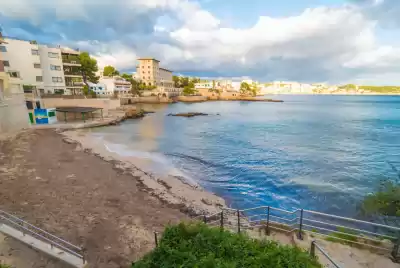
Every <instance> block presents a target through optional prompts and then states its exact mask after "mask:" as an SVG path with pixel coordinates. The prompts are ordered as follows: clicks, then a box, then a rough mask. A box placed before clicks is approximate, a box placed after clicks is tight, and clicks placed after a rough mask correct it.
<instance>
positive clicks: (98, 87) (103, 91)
mask: <svg viewBox="0 0 400 268" xmlns="http://www.w3.org/2000/svg"><path fill="white" fill-rule="evenodd" d="M88 85H89V90H91V91H93V92H94V93H96V95H97V96H99V97H110V96H112V95H114V92H113V91H110V90H107V87H106V85H105V84H101V83H97V84H94V83H92V82H88Z"/></svg>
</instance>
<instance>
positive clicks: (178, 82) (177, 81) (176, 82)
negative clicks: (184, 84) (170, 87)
mask: <svg viewBox="0 0 400 268" xmlns="http://www.w3.org/2000/svg"><path fill="white" fill-rule="evenodd" d="M172 80H173V81H174V87H176V88H179V87H181V79H180V77H179V76H176V75H174V76H172Z"/></svg>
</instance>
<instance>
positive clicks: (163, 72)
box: [136, 58, 180, 96]
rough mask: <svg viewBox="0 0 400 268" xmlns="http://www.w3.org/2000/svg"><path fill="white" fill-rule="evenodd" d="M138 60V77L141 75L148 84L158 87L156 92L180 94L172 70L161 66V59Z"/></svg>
mask: <svg viewBox="0 0 400 268" xmlns="http://www.w3.org/2000/svg"><path fill="white" fill-rule="evenodd" d="M138 61H139V66H138V67H137V70H136V77H139V79H140V81H142V82H143V83H144V84H145V85H146V86H150V87H151V86H154V87H156V89H157V90H156V91H155V92H157V93H158V94H159V95H165V96H176V95H179V94H180V89H178V88H175V87H174V82H173V80H172V71H170V70H168V69H165V68H161V67H160V61H159V60H156V59H153V58H140V59H138Z"/></svg>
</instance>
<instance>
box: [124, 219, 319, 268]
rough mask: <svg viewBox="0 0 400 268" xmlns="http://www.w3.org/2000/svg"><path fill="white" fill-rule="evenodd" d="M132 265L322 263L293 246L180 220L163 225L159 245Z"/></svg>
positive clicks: (281, 266)
mask: <svg viewBox="0 0 400 268" xmlns="http://www.w3.org/2000/svg"><path fill="white" fill-rule="evenodd" d="M132 267H133V268H159V267H199V268H207V267H215V268H231V267H232V268H233V267H271V268H272V267H273V268H285V267H290V268H300V267H301V268H306V267H307V268H314V267H315V268H316V267H322V266H321V265H320V264H319V263H318V262H317V260H316V259H314V258H311V257H310V255H309V254H308V253H307V252H305V251H303V250H301V249H299V248H295V247H291V246H282V245H279V244H278V243H276V242H273V241H261V240H253V239H250V238H248V237H247V236H245V235H243V234H234V233H231V232H228V231H221V230H220V229H219V228H210V227H208V226H206V225H204V224H183V223H181V224H179V225H176V226H169V227H167V228H166V230H165V232H164V234H163V237H162V239H161V241H160V243H159V246H158V247H157V248H155V249H154V250H153V251H152V252H150V253H149V254H147V255H146V256H145V257H144V258H143V259H142V260H141V261H139V262H137V263H134V264H132Z"/></svg>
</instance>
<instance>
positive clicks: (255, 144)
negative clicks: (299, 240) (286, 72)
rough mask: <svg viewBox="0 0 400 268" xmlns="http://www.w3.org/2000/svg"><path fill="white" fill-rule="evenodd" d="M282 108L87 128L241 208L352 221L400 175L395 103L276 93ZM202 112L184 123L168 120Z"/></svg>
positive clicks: (183, 107) (221, 104)
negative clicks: (324, 215) (367, 201)
mask: <svg viewBox="0 0 400 268" xmlns="http://www.w3.org/2000/svg"><path fill="white" fill-rule="evenodd" d="M265 98H274V99H281V100H283V101H284V102H282V103H270V102H240V101H215V102H202V103H174V104H168V105H161V104H160V105H143V106H141V107H142V108H144V109H145V110H146V111H154V113H151V114H148V115H146V117H144V118H143V119H139V120H128V121H125V122H123V123H122V124H120V125H119V126H113V127H104V128H97V129H93V130H91V134H92V135H93V138H96V139H101V140H102V141H103V142H104V143H105V144H106V146H107V149H108V150H110V151H112V152H115V153H118V154H121V155H124V156H132V157H135V158H138V159H143V160H145V161H147V162H148V163H150V168H151V169H152V170H153V171H154V172H155V173H158V174H161V175H165V174H172V175H179V176H181V177H184V178H185V179H186V180H188V181H189V182H193V183H197V184H199V185H201V186H202V187H203V188H205V189H206V190H208V191H211V192H213V193H215V194H216V195H218V196H220V197H222V198H224V199H225V201H226V203H227V204H228V206H230V207H232V208H235V209H236V208H238V209H246V208H251V207H256V206H263V205H265V206H267V205H268V206H274V207H278V208H283V209H288V210H292V209H296V208H304V209H308V210H316V211H320V212H325V213H332V214H336V215H342V216H348V217H357V216H358V215H359V213H360V209H359V206H360V203H361V201H362V200H363V198H364V197H365V196H366V195H368V194H370V193H372V192H374V191H376V190H377V189H378V187H379V184H380V182H381V181H382V180H384V179H393V180H396V179H398V176H399V174H398V172H397V171H396V170H400V96H359V95H358V96H339V95H275V96H265ZM182 112H202V113H208V114H209V115H208V116H198V117H192V118H184V117H174V116H168V115H169V114H171V113H182Z"/></svg>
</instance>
